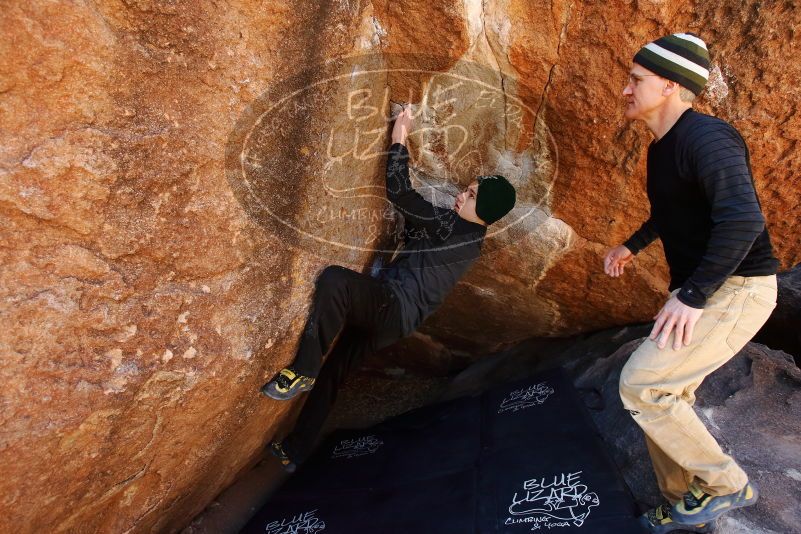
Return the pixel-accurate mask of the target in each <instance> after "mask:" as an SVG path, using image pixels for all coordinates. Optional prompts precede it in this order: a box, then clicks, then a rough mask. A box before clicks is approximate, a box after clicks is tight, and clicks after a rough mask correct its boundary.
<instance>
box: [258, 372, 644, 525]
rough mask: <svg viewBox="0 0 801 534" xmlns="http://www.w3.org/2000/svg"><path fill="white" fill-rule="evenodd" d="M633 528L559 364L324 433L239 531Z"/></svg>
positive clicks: (617, 480)
mask: <svg viewBox="0 0 801 534" xmlns="http://www.w3.org/2000/svg"><path fill="white" fill-rule="evenodd" d="M532 531H534V532H536V531H539V532H555V533H559V534H561V533H568V532H584V533H592V534H607V533H608V534H626V533H639V532H641V530H640V527H639V526H638V524H637V521H636V508H635V506H634V502H633V500H632V498H631V495H630V494H629V492H628V490H627V489H626V487H625V485H624V484H623V480H622V478H621V477H620V474H619V473H618V472H617V469H616V468H615V466H614V464H613V463H612V461H611V459H610V458H609V456H608V455H607V454H606V451H605V450H604V447H603V442H602V441H601V440H600V437H599V435H598V432H597V429H596V428H595V426H594V424H593V422H592V420H591V419H590V417H589V415H588V414H587V412H586V409H585V408H584V406H583V404H582V403H581V401H580V400H579V398H578V396H577V394H576V391H575V390H574V388H573V386H572V384H571V383H570V381H569V380H568V379H567V378H566V376H565V375H564V373H563V372H562V371H561V370H558V369H557V370H554V371H550V372H547V373H544V374H541V375H538V376H536V377H534V378H532V379H527V380H525V381H521V382H517V383H513V384H508V385H505V386H502V387H498V388H495V389H492V390H489V391H486V392H484V393H483V394H481V395H478V396H475V397H467V398H462V399H457V400H454V401H450V402H446V403H442V404H437V405H434V406H427V407H424V408H420V409H418V410H413V411H411V412H408V413H405V414H403V415H400V416H398V417H395V418H393V419H390V420H387V421H385V422H383V423H381V424H379V425H376V426H374V427H372V428H369V429H362V430H340V431H337V432H335V433H333V434H332V435H331V436H330V437H329V438H328V439H327V440H326V441H325V442H324V443H323V444H322V445H321V446H320V448H319V449H318V450H317V452H316V453H315V454H314V456H313V457H312V458H311V459H310V460H309V462H307V464H306V465H304V466H303V467H302V468H301V469H299V470H298V472H297V473H296V474H295V475H294V476H293V477H292V478H291V479H290V480H289V481H288V482H287V484H285V485H284V487H282V488H281V490H280V491H279V492H278V493H277V494H276V495H275V496H274V497H273V498H272V499H271V500H270V502H269V503H267V505H266V506H265V507H264V508H263V509H262V510H260V511H259V512H258V513H257V514H256V516H255V517H254V518H253V519H252V520H251V521H250V523H248V525H247V526H246V527H245V529H244V530H243V532H245V533H256V532H259V533H266V534H312V533H318V532H319V533H322V534H333V533H343V534H354V533H359V534H361V533H376V534H386V533H397V534H411V533H414V534H418V533H420V534H425V533H454V534H469V533H481V534H491V533H522V532H532Z"/></svg>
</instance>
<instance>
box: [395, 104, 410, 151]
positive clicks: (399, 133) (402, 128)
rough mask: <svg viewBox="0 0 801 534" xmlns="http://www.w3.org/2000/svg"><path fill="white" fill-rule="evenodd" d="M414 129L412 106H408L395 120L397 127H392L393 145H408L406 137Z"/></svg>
mask: <svg viewBox="0 0 801 534" xmlns="http://www.w3.org/2000/svg"><path fill="white" fill-rule="evenodd" d="M411 129H412V106H410V105H408V104H407V105H406V106H404V108H403V111H401V112H400V113H399V114H398V117H397V118H396V119H395V126H393V127H392V144H393V145H394V144H395V143H400V144H402V145H405V144H406V137H407V136H408V135H409V130H411Z"/></svg>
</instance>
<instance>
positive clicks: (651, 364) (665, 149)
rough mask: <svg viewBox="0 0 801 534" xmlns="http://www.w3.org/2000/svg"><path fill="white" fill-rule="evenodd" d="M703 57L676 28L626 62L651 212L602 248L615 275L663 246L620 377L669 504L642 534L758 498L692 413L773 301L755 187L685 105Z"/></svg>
mask: <svg viewBox="0 0 801 534" xmlns="http://www.w3.org/2000/svg"><path fill="white" fill-rule="evenodd" d="M709 64H710V60H709V52H708V51H707V47H706V44H705V43H704V41H702V40H701V39H700V38H699V37H698V36H696V35H693V34H689V33H679V34H674V35H669V36H667V37H662V38H661V39H658V40H656V41H654V42H652V43H648V44H647V45H645V46H644V47H643V48H642V49H640V50H639V51H638V52H637V54H636V55H635V56H634V64H633V65H632V68H631V71H630V73H629V79H628V84H627V85H626V87H625V88H624V89H623V96H624V97H625V98H626V111H625V116H626V118H627V119H630V120H642V121H644V122H645V124H646V125H647V126H648V128H649V129H650V130H651V133H652V134H653V135H654V138H655V139H654V140H653V141H652V142H651V144H650V146H649V147H648V166H647V169H648V170H647V173H648V179H647V182H648V185H647V189H648V199H649V201H650V204H651V216H650V218H649V219H648V220H647V221H646V222H645V224H643V225H642V227H641V228H640V229H639V230H637V231H636V232H635V233H634V235H632V236H631V238H629V240H628V241H626V242H625V243H624V244H623V245H619V246H617V247H615V248H613V249H611V250H610V251H609V252H608V253H607V254H606V257H605V259H604V271H605V272H606V273H607V274H608V275H610V276H612V277H618V276H620V275H621V274H622V273H623V270H624V268H625V266H626V264H628V263H629V262H630V261H632V259H633V258H634V254H637V253H638V252H639V251H640V250H642V249H643V248H645V247H646V246H647V245H648V244H649V243H651V242H652V241H653V240H654V239H656V238H659V239H661V240H662V245H663V246H664V249H665V257H666V259H667V263H668V266H669V268H670V278H671V281H670V290H671V294H670V298H669V300H668V301H667V303H666V304H665V305H664V306H663V307H662V310H661V311H660V312H659V313H658V314H657V316H656V317H655V319H656V323H655V324H654V327H653V330H652V331H651V334H650V336H649V338H648V339H646V340H645V341H644V342H643V344H642V345H640V347H639V348H638V349H637V351H636V352H634V354H632V355H631V357H630V358H629V361H628V362H627V364H626V366H625V367H624V368H623V371H622V373H621V376H620V396H621V398H622V399H623V405H624V407H625V408H626V409H627V410H629V411H630V412H631V414H632V416H633V417H634V420H635V421H636V422H637V424H638V425H639V426H640V427H641V428H642V430H643V432H644V433H645V439H646V443H647V445H648V451H649V452H650V455H651V460H652V462H653V466H654V469H655V471H656V476H657V480H658V482H659V487H660V489H661V491H662V493H663V495H664V496H665V497H666V498H667V499H668V501H669V502H670V503H671V504H663V505H661V506H659V507H658V508H656V509H654V510H651V511H649V512H648V513H646V514H645V515H644V516H643V517H642V518H641V521H642V522H643V524H644V525H645V526H646V527H647V528H649V529H650V531H651V532H670V531H673V530H679V529H684V530H690V531H693V532H708V531H710V529H711V524H712V523H713V522H714V521H715V519H716V518H718V517H719V516H720V515H721V514H723V513H725V512H727V511H729V510H732V509H735V508H740V507H744V506H750V505H752V504H754V503H755V502H756V500H757V497H758V493H757V488H756V486H755V484H754V483H753V482H750V481H749V479H748V475H746V473H745V472H744V471H743V470H742V469H741V468H740V466H739V465H737V463H736V462H735V461H734V459H732V457H731V456H729V455H727V454H726V453H724V452H723V450H722V449H721V447H720V445H718V443H717V442H716V441H715V439H714V438H713V437H712V435H711V434H710V433H709V431H708V430H707V429H706V427H705V426H704V424H703V423H702V422H701V420H700V419H699V418H698V416H697V415H696V413H695V411H694V410H693V407H692V406H693V403H694V401H695V395H694V393H695V390H696V389H697V388H698V386H699V385H700V384H701V382H702V381H703V380H704V378H705V377H706V376H707V375H709V374H710V373H712V372H713V371H715V370H716V369H717V368H719V367H720V366H722V365H723V364H724V363H726V362H727V361H728V360H729V359H730V358H731V357H732V356H734V355H735V354H736V353H737V352H738V351H739V350H740V349H741V348H742V347H743V346H744V345H745V344H746V343H747V342H748V341H749V340H750V339H751V338H752V337H753V336H754V334H756V332H757V331H758V330H759V329H760V327H761V326H762V325H763V324H764V323H765V321H767V319H768V317H769V316H770V314H771V312H772V311H773V308H774V307H775V306H776V276H775V274H776V270H777V268H778V261H777V260H776V258H775V257H774V256H773V251H772V247H771V244H770V238H769V236H768V231H767V229H766V227H765V218H764V217H763V215H762V212H761V209H760V205H759V201H758V200H757V196H756V192H755V190H754V184H753V178H752V175H751V166H750V161H749V156H748V148H747V147H746V144H745V141H744V140H743V138H742V137H741V136H740V134H739V133H738V132H737V130H736V129H734V127H732V126H731V125H730V124H728V123H726V122H725V121H723V120H720V119H717V118H715V117H711V116H709V115H704V114H702V113H698V112H696V111H694V110H693V109H692V101H693V99H694V98H695V97H696V95H698V93H700V92H701V90H702V89H703V87H704V85H705V84H706V82H707V79H708V77H709Z"/></svg>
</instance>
